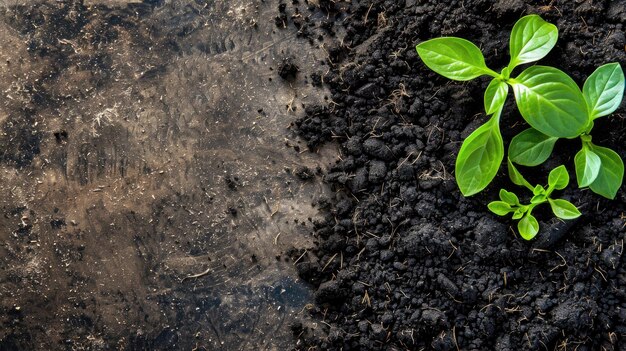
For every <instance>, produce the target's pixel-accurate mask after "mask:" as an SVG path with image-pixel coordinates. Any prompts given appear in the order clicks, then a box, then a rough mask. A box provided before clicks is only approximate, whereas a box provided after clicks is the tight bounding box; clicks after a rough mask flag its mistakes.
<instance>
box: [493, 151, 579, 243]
mask: <svg viewBox="0 0 626 351" xmlns="http://www.w3.org/2000/svg"><path fill="white" fill-rule="evenodd" d="M508 163H509V171H510V174H512V175H513V176H512V177H511V180H513V177H515V180H513V182H514V183H516V184H518V183H519V184H518V185H521V186H524V187H526V188H527V189H528V190H530V191H532V193H533V196H532V198H531V199H530V204H528V205H524V204H521V203H520V201H519V198H518V196H517V195H516V194H515V193H512V192H510V191H506V190H504V189H501V190H500V201H493V202H491V203H490V204H489V205H488V207H489V210H490V211H491V212H493V213H495V214H497V215H498V216H506V215H508V214H509V213H511V214H512V218H513V219H514V220H518V219H519V220H520V221H519V222H518V223H517V230H518V232H519V233H520V236H521V237H522V238H524V239H525V240H531V239H532V238H534V237H535V236H536V235H537V233H539V222H537V219H536V218H535V217H534V216H533V214H532V211H533V209H534V208H535V207H537V206H539V205H541V204H544V203H546V202H547V203H549V204H550V207H551V208H552V212H553V213H554V215H555V216H556V217H558V218H561V219H574V218H577V217H579V216H580V211H578V209H577V208H576V206H574V205H573V204H572V203H571V202H569V201H567V200H564V199H552V198H551V197H550V196H551V195H552V192H553V191H554V190H562V189H564V188H565V187H567V184H569V174H568V173H567V170H566V169H565V166H559V167H557V168H555V169H553V170H552V171H550V174H549V175H548V187H547V188H546V187H544V186H542V185H536V186H534V187H533V186H531V185H530V183H528V181H526V179H524V177H523V176H522V175H521V173H520V172H519V171H518V170H517V169H516V168H515V166H514V165H513V163H512V162H511V161H510V160H509V162H508Z"/></svg>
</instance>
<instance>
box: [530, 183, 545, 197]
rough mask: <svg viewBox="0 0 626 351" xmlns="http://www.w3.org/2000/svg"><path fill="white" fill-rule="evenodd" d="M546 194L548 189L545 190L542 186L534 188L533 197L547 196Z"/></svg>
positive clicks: (538, 185)
mask: <svg viewBox="0 0 626 351" xmlns="http://www.w3.org/2000/svg"><path fill="white" fill-rule="evenodd" d="M545 193H546V188H544V187H543V185H541V184H537V185H535V187H534V188H533V195H545Z"/></svg>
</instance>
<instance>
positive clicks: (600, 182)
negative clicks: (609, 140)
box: [589, 145, 624, 199]
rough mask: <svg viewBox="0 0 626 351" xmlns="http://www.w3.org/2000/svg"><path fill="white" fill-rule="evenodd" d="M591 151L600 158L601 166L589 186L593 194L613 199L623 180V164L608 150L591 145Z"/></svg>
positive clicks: (614, 153)
mask: <svg viewBox="0 0 626 351" xmlns="http://www.w3.org/2000/svg"><path fill="white" fill-rule="evenodd" d="M591 150H592V151H593V152H595V153H596V155H598V156H599V157H600V162H601V163H602V166H601V167H600V171H599V172H598V176H597V177H596V179H595V180H594V181H593V183H591V184H590V185H589V188H590V189H591V190H593V192H594V193H596V194H599V195H602V196H604V197H606V198H607V199H614V198H615V195H617V191H618V190H619V188H620V186H622V180H623V179H624V162H622V159H621V158H620V157H619V155H618V154H617V153H616V152H615V151H613V150H611V149H608V148H605V147H601V146H596V145H593V146H592V148H591Z"/></svg>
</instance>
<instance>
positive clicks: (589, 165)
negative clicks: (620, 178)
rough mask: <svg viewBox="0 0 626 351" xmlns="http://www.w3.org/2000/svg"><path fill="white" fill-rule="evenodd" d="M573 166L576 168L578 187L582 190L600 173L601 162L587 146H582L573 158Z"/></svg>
mask: <svg viewBox="0 0 626 351" xmlns="http://www.w3.org/2000/svg"><path fill="white" fill-rule="evenodd" d="M574 165H575V166H576V180H577V181H578V187H579V188H584V187H586V186H589V184H591V183H593V181H594V180H596V177H597V176H598V173H600V167H601V166H602V161H601V160H600V156H598V155H596V153H595V152H593V151H591V149H589V148H588V147H587V146H583V148H582V149H581V150H580V151H578V153H576V156H575V157H574Z"/></svg>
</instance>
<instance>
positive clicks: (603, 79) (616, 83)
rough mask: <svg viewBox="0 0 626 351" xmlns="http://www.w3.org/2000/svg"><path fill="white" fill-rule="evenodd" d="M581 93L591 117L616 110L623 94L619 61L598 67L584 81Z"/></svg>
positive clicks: (622, 77)
mask: <svg viewBox="0 0 626 351" xmlns="http://www.w3.org/2000/svg"><path fill="white" fill-rule="evenodd" d="M583 95H584V96H585V100H586V101H587V105H588V106H589V115H590V116H591V118H592V119H595V118H598V117H602V116H606V115H609V114H611V113H613V111H615V110H617V108H618V107H619V105H620V103H621V102H622V97H623V96H624V72H622V67H621V66H620V65H619V63H617V62H614V63H607V64H606V65H603V66H600V67H598V69H596V70H595V71H594V72H593V73H592V74H591V75H590V76H589V78H587V80H586V81H585V85H584V86H583Z"/></svg>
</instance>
